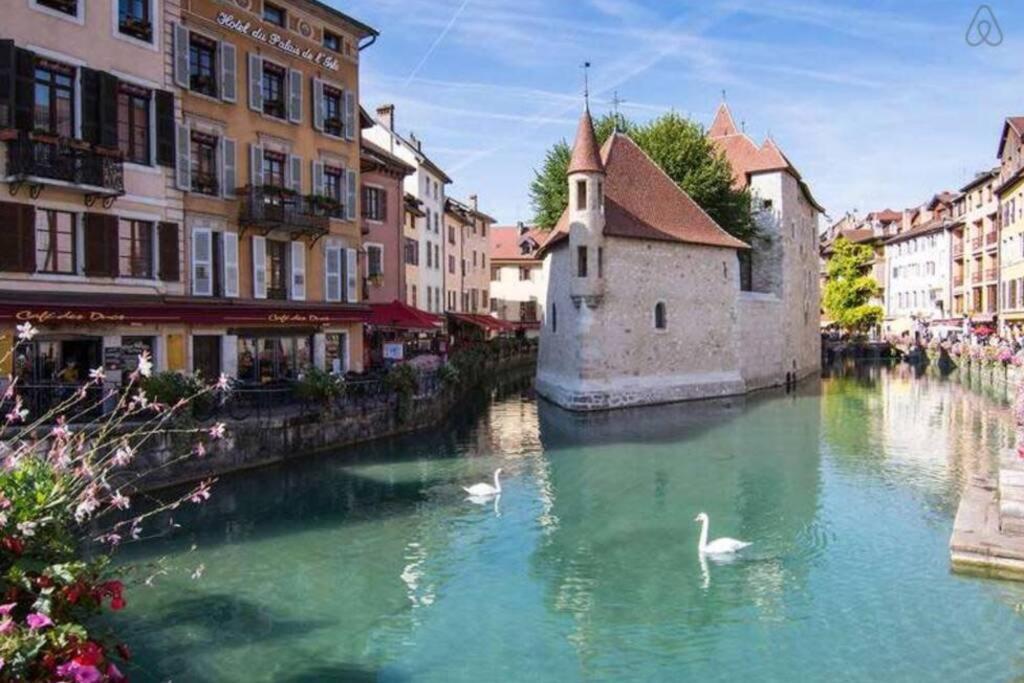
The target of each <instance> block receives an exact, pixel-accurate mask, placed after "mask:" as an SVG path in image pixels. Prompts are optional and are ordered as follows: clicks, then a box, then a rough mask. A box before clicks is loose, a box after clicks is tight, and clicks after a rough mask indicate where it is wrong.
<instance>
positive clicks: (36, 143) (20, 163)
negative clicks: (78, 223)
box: [0, 132, 124, 206]
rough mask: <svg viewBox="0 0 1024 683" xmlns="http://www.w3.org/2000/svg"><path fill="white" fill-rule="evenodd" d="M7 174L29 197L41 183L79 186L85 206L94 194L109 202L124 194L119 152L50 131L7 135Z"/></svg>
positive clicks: (90, 202)
mask: <svg viewBox="0 0 1024 683" xmlns="http://www.w3.org/2000/svg"><path fill="white" fill-rule="evenodd" d="M0 139H3V138H0ZM7 177H8V179H9V182H10V183H11V186H12V190H13V191H14V192H17V186H20V185H21V184H22V183H27V184H28V185H29V186H30V187H31V188H32V190H31V194H32V197H33V198H35V197H38V196H39V193H40V192H41V191H42V186H43V185H60V186H71V187H75V188H80V189H82V190H83V191H84V192H85V194H86V205H88V206H91V205H92V202H93V201H95V199H96V197H103V198H105V199H104V200H105V201H107V202H112V201H113V199H114V198H116V197H118V196H120V195H123V194H124V163H123V162H122V160H121V154H120V152H112V153H111V152H103V151H99V150H97V149H96V148H94V147H93V146H92V145H90V144H89V143H87V142H83V141H81V140H71V139H69V138H59V137H57V136H53V135H42V134H38V133H25V132H19V133H17V134H16V135H15V136H14V137H13V138H8V140H7Z"/></svg>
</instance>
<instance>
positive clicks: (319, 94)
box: [313, 78, 324, 131]
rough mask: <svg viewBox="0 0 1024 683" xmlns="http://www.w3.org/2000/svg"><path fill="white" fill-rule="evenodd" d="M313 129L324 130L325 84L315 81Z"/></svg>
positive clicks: (316, 79) (318, 80)
mask: <svg viewBox="0 0 1024 683" xmlns="http://www.w3.org/2000/svg"><path fill="white" fill-rule="evenodd" d="M313 128H315V129H316V130H319V131H322V130H323V129H324V82H323V81H321V80H320V79H319V78H314V79H313Z"/></svg>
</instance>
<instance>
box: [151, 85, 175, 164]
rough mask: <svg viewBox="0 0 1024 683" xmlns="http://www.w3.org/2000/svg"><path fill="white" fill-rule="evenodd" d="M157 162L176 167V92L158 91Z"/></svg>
mask: <svg viewBox="0 0 1024 683" xmlns="http://www.w3.org/2000/svg"><path fill="white" fill-rule="evenodd" d="M155 99H156V163H158V164H160V165H161V166H167V167H169V168H174V94H173V93H170V92H167V91H166V90H157V91H156V98H155Z"/></svg>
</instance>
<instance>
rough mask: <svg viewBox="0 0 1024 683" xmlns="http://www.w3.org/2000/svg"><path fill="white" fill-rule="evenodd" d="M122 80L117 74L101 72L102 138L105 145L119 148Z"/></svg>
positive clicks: (100, 110)
mask: <svg viewBox="0 0 1024 683" xmlns="http://www.w3.org/2000/svg"><path fill="white" fill-rule="evenodd" d="M119 83H120V81H118V80H117V76H115V75H113V74H110V73H107V72H106V71H101V72H100V100H99V123H100V140H99V143H100V144H101V145H103V146H104V147H109V148H111V149H117V148H118V144H117V96H118V89H119Z"/></svg>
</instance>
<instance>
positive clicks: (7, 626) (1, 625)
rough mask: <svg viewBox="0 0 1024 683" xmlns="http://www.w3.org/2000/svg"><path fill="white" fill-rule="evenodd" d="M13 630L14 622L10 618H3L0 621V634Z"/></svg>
mask: <svg viewBox="0 0 1024 683" xmlns="http://www.w3.org/2000/svg"><path fill="white" fill-rule="evenodd" d="M13 630H14V622H13V621H11V620H10V619H4V620H3V621H0V635H4V636H6V635H7V634H8V633H10V632H11V631H13Z"/></svg>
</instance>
